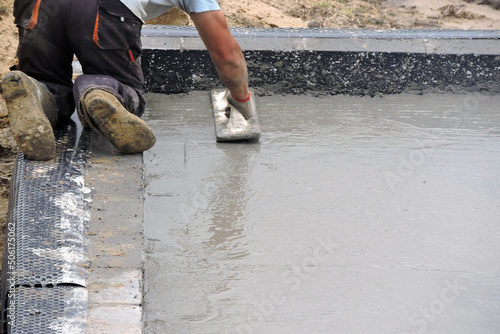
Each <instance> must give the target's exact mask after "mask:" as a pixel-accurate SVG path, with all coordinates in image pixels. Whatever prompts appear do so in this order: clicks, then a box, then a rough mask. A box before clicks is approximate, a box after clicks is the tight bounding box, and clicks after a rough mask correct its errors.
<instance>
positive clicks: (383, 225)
mask: <svg viewBox="0 0 500 334" xmlns="http://www.w3.org/2000/svg"><path fill="white" fill-rule="evenodd" d="M148 102H149V109H148V111H147V114H146V119H147V121H148V122H149V124H151V125H152V127H153V128H154V130H155V132H156V134H157V137H158V142H157V144H156V145H155V146H154V147H153V148H152V149H151V150H150V151H148V152H145V154H144V164H145V182H146V188H145V202H144V223H145V253H146V262H145V297H144V298H145V304H144V310H145V312H144V317H145V319H144V320H145V333H148V334H153V333H175V334H178V333H271V334H278V333H287V334H290V333H291V334H295V333H354V334H356V333H464V334H465V333H483V334H486V333H491V334H493V333H497V332H498V328H500V317H498V312H499V308H500V283H499V282H500V280H499V275H500V264H499V263H500V261H499V259H500V242H499V241H500V226H499V225H498V221H499V219H500V173H499V172H500V155H499V153H500V114H499V113H498V105H500V96H499V95H494V96H482V95H447V94H442V95H423V96H417V95H393V96H384V97H383V98H378V97H377V98H369V97H348V96H334V97H323V98H314V97H310V96H292V95H287V96H277V95H276V96H270V97H258V98H257V104H258V106H260V108H259V118H260V121H261V127H262V137H261V140H260V142H259V143H242V144H217V143H216V142H215V135H214V125H213V119H212V112H211V110H210V100H209V93H208V92H194V93H191V94H189V95H170V96H167V95H158V94H150V95H149V96H148Z"/></svg>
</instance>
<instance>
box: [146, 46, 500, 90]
mask: <svg viewBox="0 0 500 334" xmlns="http://www.w3.org/2000/svg"><path fill="white" fill-rule="evenodd" d="M244 54H245V57H246V60H247V64H248V70H249V77H250V86H251V87H253V88H255V90H256V91H257V92H258V93H259V94H264V95H265V94H303V93H313V94H314V93H319V94H350V95H359V96H363V95H368V96H375V95H378V94H397V93H403V92H404V93H417V94H422V93H426V92H433V93H438V92H451V93H462V92H489V93H499V92H500V56H495V55H473V54H466V55H453V54H446V55H440V54H421V53H415V54H413V53H392V52H391V53H384V52H337V51H336V52H330V51H293V52H292V51H289V52H283V51H245V52H244ZM142 64H143V70H144V75H145V82H146V83H145V87H146V90H147V91H149V92H155V93H186V92H189V91H191V90H208V89H212V88H217V87H221V84H220V81H219V80H218V77H217V73H216V71H215V67H214V66H213V65H212V62H211V60H210V57H209V55H208V53H207V52H206V51H203V50H184V51H179V50H144V53H143V56H142Z"/></svg>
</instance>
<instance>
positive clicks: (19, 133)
mask: <svg viewBox="0 0 500 334" xmlns="http://www.w3.org/2000/svg"><path fill="white" fill-rule="evenodd" d="M2 91H3V96H4V98H5V101H6V102H7V110H8V113H9V123H10V127H11V130H12V133H13V134H14V138H15V139H16V142H17V146H18V147H19V149H20V150H21V151H22V152H23V153H24V156H25V157H26V158H28V159H30V160H49V159H52V158H54V156H55V138H54V130H53V129H52V128H53V126H55V124H56V122H57V105H56V101H55V99H54V97H53V96H52V94H50V92H49V90H48V89H47V87H46V86H45V85H44V84H42V83H40V82H38V81H36V80H35V79H33V78H31V77H29V76H27V75H26V74H24V73H23V72H20V71H12V72H9V73H7V74H6V75H4V77H3V78H2Z"/></svg>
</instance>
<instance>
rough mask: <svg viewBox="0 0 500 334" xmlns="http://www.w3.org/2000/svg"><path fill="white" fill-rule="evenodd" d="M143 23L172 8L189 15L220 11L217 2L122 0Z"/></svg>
mask: <svg viewBox="0 0 500 334" xmlns="http://www.w3.org/2000/svg"><path fill="white" fill-rule="evenodd" d="M120 1H121V2H122V3H123V4H124V5H125V6H127V7H128V9H130V10H131V11H132V13H134V14H135V15H136V16H137V17H138V18H140V19H141V20H142V21H147V20H151V19H154V18H155V17H157V16H160V15H161V14H163V13H165V12H166V11H168V10H169V9H171V8H172V7H175V6H177V7H179V8H180V9H182V10H183V11H185V12H186V13H188V14H191V13H201V12H208V11H211V10H220V7H219V4H218V2H217V0H120Z"/></svg>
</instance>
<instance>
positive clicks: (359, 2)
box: [0, 0, 500, 244]
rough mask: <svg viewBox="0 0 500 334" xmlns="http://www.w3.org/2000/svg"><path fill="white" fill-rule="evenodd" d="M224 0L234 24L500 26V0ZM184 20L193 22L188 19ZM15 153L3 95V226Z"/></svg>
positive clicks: (1, 21) (4, 65) (1, 6)
mask: <svg viewBox="0 0 500 334" xmlns="http://www.w3.org/2000/svg"><path fill="white" fill-rule="evenodd" d="M13 2H14V1H13V0H0V45H2V47H1V48H0V75H3V74H4V73H6V72H7V71H8V69H9V67H10V66H12V65H14V64H15V63H16V58H15V53H16V47H17V29H16V27H15V26H14V24H13V17H12V6H13ZM220 5H221V7H222V9H223V11H224V13H225V15H226V17H227V20H228V23H229V26H232V27H270V28H305V27H310V28H351V29H356V28H370V29H417V28H444V29H494V30H500V0H287V1H282V0H220ZM181 16H182V15H181ZM177 19H179V18H177ZM169 22H172V18H169V17H167V16H163V17H160V18H158V19H157V20H156V21H155V22H154V23H156V24H165V23H169ZM175 22H177V23H176V24H184V23H178V22H183V20H182V18H181V20H180V21H175ZM184 22H185V24H189V20H188V19H184ZM15 152H16V148H15V142H14V140H13V138H12V135H11V133H10V131H9V128H8V121H7V111H6V109H5V104H4V101H3V100H2V98H1V97H0V225H1V226H4V225H5V223H6V220H7V218H6V214H7V205H8V193H9V180H10V178H11V176H12V169H13V166H14V159H15ZM2 242H3V237H1V236H0V244H1V243H2Z"/></svg>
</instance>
